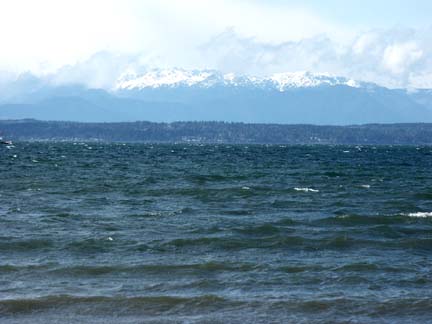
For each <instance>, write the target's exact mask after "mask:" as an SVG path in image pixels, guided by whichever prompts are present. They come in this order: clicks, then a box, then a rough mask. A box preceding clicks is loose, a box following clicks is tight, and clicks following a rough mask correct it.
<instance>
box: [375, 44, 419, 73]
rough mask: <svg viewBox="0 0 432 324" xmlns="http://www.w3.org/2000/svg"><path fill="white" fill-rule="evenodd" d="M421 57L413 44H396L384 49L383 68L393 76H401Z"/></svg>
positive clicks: (416, 46)
mask: <svg viewBox="0 0 432 324" xmlns="http://www.w3.org/2000/svg"><path fill="white" fill-rule="evenodd" d="M422 56H423V51H422V50H421V49H420V48H419V46H418V45H417V44H416V43H415V42H407V43H396V44H393V45H390V46H388V47H386V49H385V50H384V55H383V64H384V66H385V67H386V68H387V69H388V70H389V71H390V72H391V73H393V74H402V73H404V72H405V71H407V69H408V68H409V67H410V66H411V65H412V64H414V63H416V62H418V61H419V60H420V59H421V58H422Z"/></svg>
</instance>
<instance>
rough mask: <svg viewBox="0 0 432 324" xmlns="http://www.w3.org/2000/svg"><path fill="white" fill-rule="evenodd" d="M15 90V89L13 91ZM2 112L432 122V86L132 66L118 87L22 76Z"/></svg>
mask: <svg viewBox="0 0 432 324" xmlns="http://www.w3.org/2000/svg"><path fill="white" fill-rule="evenodd" d="M12 90H13V91H12ZM1 94H2V92H1V91H0V97H1V98H0V99H2V100H3V102H1V104H0V119H22V118H35V119H40V120H70V121H85V122H87V121H104V122H119V121H136V120H146V121H155V122H173V121H198V120H200V121H226V122H249V123H281V124H321V125H323V124H325V125H350V124H366V123H407V122H432V92H430V91H428V90H422V91H416V92H409V91H406V90H397V89H387V88H384V87H380V86H378V85H376V84H372V83H364V82H357V81H354V80H350V79H347V78H344V77H336V76H332V75H328V74H314V73H310V72H291V73H277V74H273V75H270V76H265V77H253V76H248V75H238V74H233V73H229V74H224V73H221V72H218V71H214V70H201V71H199V70H195V71H188V70H182V69H171V70H151V71H147V72H145V73H134V72H132V73H131V72H127V73H124V74H123V75H122V77H120V78H119V79H118V80H117V82H116V84H115V85H114V86H113V89H111V91H105V90H103V89H88V88H86V87H85V86H84V85H80V84H69V85H64V86H56V85H55V84H50V83H49V82H42V81H41V80H38V79H34V78H28V77H26V78H21V79H19V80H17V81H16V82H15V84H11V85H10V86H9V87H7V88H6V89H5V91H4V92H3V94H9V95H10V94H12V97H8V96H1Z"/></svg>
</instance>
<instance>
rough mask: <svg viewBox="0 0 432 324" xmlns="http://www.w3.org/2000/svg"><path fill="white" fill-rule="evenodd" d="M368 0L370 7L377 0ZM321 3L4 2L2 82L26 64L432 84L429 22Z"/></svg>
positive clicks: (28, 67) (89, 79)
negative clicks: (375, 19)
mask: <svg viewBox="0 0 432 324" xmlns="http://www.w3.org/2000/svg"><path fill="white" fill-rule="evenodd" d="M365 1H366V2H365V3H367V4H365V5H364V6H369V9H370V12H371V13H372V12H373V10H372V9H373V5H372V3H373V2H371V1H367V0H365ZM310 3H314V2H310ZM316 3H318V2H316ZM332 3H333V5H335V6H338V8H339V7H341V8H340V9H341V10H342V9H344V8H343V6H344V3H345V2H341V1H336V0H331V1H330V2H328V3H327V6H331V5H332ZM362 3H363V2H362ZM380 3H381V2H380ZM425 3H426V2H425ZM317 6H318V5H316V6H315V7H313V6H306V5H304V4H303V3H300V2H298V1H259V0H252V1H245V0H238V1H228V0H219V1H211V0H189V1H175V0H159V1H138V0H123V1H116V0H104V1H102V0H93V1H84V0H75V1H73V2H71V1H61V0H40V1H37V2H36V1H30V0H27V1H26V0H15V1H4V2H1V3H0V42H1V45H2V51H0V70H1V71H4V73H0V82H2V80H6V79H10V78H11V76H15V75H17V74H20V73H23V72H28V71H29V72H31V73H33V74H36V75H39V76H44V77H46V78H48V79H49V80H50V82H54V83H59V84H63V83H85V84H87V85H88V86H90V87H102V88H109V87H111V86H112V84H113V83H114V82H115V80H116V79H117V78H118V77H119V76H120V75H121V74H122V73H124V72H125V71H128V70H133V71H137V72H139V71H143V70H146V69H151V68H172V67H180V68H185V69H219V70H222V71H223V72H236V73H245V74H252V75H267V74H272V73H278V72H287V71H288V72H293V71H311V72H318V73H331V74H335V75H341V76H346V77H349V78H353V79H358V80H362V81H369V82H376V83H378V84H381V85H384V86H388V87H392V88H395V87H407V88H432V28H431V27H428V26H412V27H410V28H408V27H397V28H395V27H392V26H384V27H380V28H375V26H369V25H364V24H360V23H359V24H349V23H347V21H346V19H339V18H338V17H330V16H328V15H325V14H323V12H324V10H319V9H323V7H321V8H319V7H317ZM345 6H346V4H345ZM345 9H346V8H345ZM375 9H376V8H375ZM341 10H339V11H341ZM350 15H353V13H351V14H350ZM350 18H353V19H354V18H355V17H354V16H350ZM412 20H413V17H410V19H409V20H407V22H409V23H411V21H412ZM392 22H393V20H392ZM384 25H385V24H384Z"/></svg>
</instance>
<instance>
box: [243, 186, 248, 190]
mask: <svg viewBox="0 0 432 324" xmlns="http://www.w3.org/2000/svg"><path fill="white" fill-rule="evenodd" d="M242 189H243V190H250V188H249V187H246V186H244V187H242Z"/></svg>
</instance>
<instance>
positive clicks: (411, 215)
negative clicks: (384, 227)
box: [405, 212, 432, 218]
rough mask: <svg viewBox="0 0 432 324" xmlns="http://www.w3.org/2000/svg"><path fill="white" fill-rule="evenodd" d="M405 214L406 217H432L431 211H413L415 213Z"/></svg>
mask: <svg viewBox="0 0 432 324" xmlns="http://www.w3.org/2000/svg"><path fill="white" fill-rule="evenodd" d="M405 215H407V216H408V217H419V218H426V217H432V212H415V213H408V214H405Z"/></svg>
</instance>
